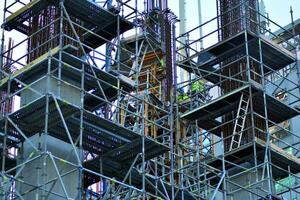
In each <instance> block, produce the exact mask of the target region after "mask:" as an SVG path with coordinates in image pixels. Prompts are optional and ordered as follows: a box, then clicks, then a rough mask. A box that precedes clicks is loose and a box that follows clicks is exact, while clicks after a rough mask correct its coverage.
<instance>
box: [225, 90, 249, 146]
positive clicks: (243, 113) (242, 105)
mask: <svg viewBox="0 0 300 200" xmlns="http://www.w3.org/2000/svg"><path fill="white" fill-rule="evenodd" d="M249 102H250V98H249V96H248V95H247V94H245V93H242V95H241V98H240V102H239V107H238V111H237V116H236V119H235V123H234V128H233V134H232V138H231V143H230V148H229V151H231V150H233V149H235V148H239V147H240V145H241V140H242V137H243V131H244V128H245V122H246V118H247V112H248V107H249Z"/></svg>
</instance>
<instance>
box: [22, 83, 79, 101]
mask: <svg viewBox="0 0 300 200" xmlns="http://www.w3.org/2000/svg"><path fill="white" fill-rule="evenodd" d="M31 87H32V88H33V89H34V90H36V91H38V92H40V93H41V94H42V95H45V94H46V92H47V90H48V91H49V92H51V93H52V94H54V95H55V96H57V97H60V98H61V99H63V100H65V101H68V102H70V103H72V104H74V105H77V106H80V105H81V102H80V90H79V89H77V88H75V87H72V86H71V85H67V84H65V83H63V82H61V90H60V94H59V89H58V81H57V80H56V79H54V78H49V81H48V82H47V78H46V77H45V78H43V79H41V80H39V81H38V82H36V83H34V84H33V85H32V86H31ZM40 96H41V95H38V94H37V93H35V92H33V91H32V90H29V89H27V90H24V91H22V92H21V106H24V105H25V104H28V103H30V102H32V101H34V100H36V99H37V98H39V97H40Z"/></svg>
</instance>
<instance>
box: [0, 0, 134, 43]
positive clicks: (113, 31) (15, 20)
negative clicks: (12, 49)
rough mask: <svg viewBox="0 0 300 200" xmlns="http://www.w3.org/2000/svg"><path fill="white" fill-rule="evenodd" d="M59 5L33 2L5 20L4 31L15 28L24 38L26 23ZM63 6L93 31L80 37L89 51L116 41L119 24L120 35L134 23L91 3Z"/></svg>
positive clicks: (68, 1)
mask: <svg viewBox="0 0 300 200" xmlns="http://www.w3.org/2000/svg"><path fill="white" fill-rule="evenodd" d="M59 2H60V1H59V0H33V1H31V2H30V3H28V4H27V5H25V6H23V7H22V8H20V9H19V10H17V11H16V12H14V13H13V14H11V15H10V16H9V17H7V19H6V22H5V23H4V24H3V28H5V29H6V30H8V31H10V30H13V29H15V30H17V31H19V32H21V33H23V34H25V35H29V27H28V25H26V23H25V22H26V21H28V20H29V19H30V18H31V17H33V16H36V15H38V14H39V13H40V12H41V11H42V10H43V9H45V8H47V7H48V6H49V5H54V6H59ZM64 6H65V8H66V10H67V12H68V13H69V14H70V15H72V17H76V18H77V19H79V20H81V21H82V22H84V28H86V29H87V30H93V32H91V31H89V32H87V33H86V34H84V36H83V38H82V39H83V41H82V42H83V43H84V44H86V45H87V46H89V47H91V48H96V47H99V46H101V45H102V44H104V43H106V42H107V41H110V40H112V39H113V38H115V37H116V36H117V35H118V32H117V28H116V27H117V26H118V24H119V30H120V34H122V33H124V32H126V31H128V30H130V29H132V27H133V24H132V23H131V22H129V21H127V20H126V19H125V18H123V17H121V16H119V15H118V14H116V13H114V12H111V11H109V10H106V9H104V8H102V7H101V6H99V5H97V4H96V3H93V2H92V1H88V0H65V1H64ZM118 20H119V22H118ZM96 35H99V36H100V37H97V36H96Z"/></svg>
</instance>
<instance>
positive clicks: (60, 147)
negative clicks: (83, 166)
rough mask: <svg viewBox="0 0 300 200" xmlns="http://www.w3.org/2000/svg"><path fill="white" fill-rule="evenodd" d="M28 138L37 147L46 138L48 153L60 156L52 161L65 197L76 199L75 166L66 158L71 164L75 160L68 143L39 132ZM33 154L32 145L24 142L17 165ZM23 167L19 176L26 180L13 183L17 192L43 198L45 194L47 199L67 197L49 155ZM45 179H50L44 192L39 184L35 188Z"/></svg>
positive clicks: (45, 180) (76, 178) (25, 197)
mask: <svg viewBox="0 0 300 200" xmlns="http://www.w3.org/2000/svg"><path fill="white" fill-rule="evenodd" d="M30 140H31V142H32V143H33V144H35V145H36V146H39V145H42V144H43V142H44V141H46V144H47V150H48V152H51V154H52V155H53V156H56V157H59V158H61V160H55V163H56V165H57V168H58V170H59V172H60V174H61V176H62V181H63V183H64V186H65V188H66V191H67V193H68V196H69V198H70V199H78V194H79V188H78V183H79V172H78V168H77V167H75V166H72V165H70V164H68V163H66V162H65V160H66V161H69V162H72V163H77V159H76V156H75V153H74V151H73V149H72V147H71V145H70V144H68V143H66V142H63V141H61V140H59V139H56V138H54V137H51V136H41V137H39V136H38V135H34V136H32V137H31V138H30ZM33 153H34V149H33V147H32V146H31V145H30V144H29V143H28V142H24V146H23V159H22V158H20V159H19V160H18V164H21V163H24V162H25V161H26V159H27V158H28V157H34V156H33ZM24 166H25V167H24V168H23V170H22V171H21V174H20V176H19V178H20V179H21V180H23V181H24V182H25V183H23V184H19V183H17V185H16V189H17V190H18V192H19V193H20V194H24V195H23V197H24V199H28V200H29V199H30V200H39V199H44V198H43V195H46V196H45V198H46V197H47V198H46V199H48V200H65V199H66V197H65V194H64V191H63V189H62V188H63V187H62V184H61V183H60V181H59V180H58V179H57V178H58V174H57V172H56V170H55V167H54V164H53V162H52V160H51V159H50V157H49V156H46V155H44V156H42V157H40V158H38V159H36V160H34V161H32V162H29V163H27V164H25V165H24ZM44 172H45V173H44ZM51 180H54V181H51ZM49 181H51V182H49ZM44 182H46V183H47V182H49V183H48V184H46V190H47V191H45V192H43V190H42V187H40V188H37V187H38V186H40V185H42V184H43V183H44ZM26 183H30V184H31V185H27V184H26ZM56 194H58V195H56Z"/></svg>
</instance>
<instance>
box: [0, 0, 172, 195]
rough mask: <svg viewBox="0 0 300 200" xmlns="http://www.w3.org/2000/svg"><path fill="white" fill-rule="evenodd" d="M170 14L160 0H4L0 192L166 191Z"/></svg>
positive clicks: (168, 187) (169, 186) (169, 177)
mask: <svg viewBox="0 0 300 200" xmlns="http://www.w3.org/2000/svg"><path fill="white" fill-rule="evenodd" d="M149 2H150V1H149ZM175 22H176V17H175V15H174V14H173V13H172V12H171V11H170V10H169V9H167V6H166V2H164V1H161V2H160V3H159V4H158V3H157V2H156V1H155V2H154V1H153V2H151V3H148V4H145V8H143V7H139V4H138V3H137V2H136V1H130V0H129V1H120V0H117V1H110V0H108V1H104V2H93V1H89V0H32V1H31V0H21V1H19V0H5V1H4V21H3V25H2V28H3V29H2V30H3V34H2V37H3V38H2V39H3V40H2V41H3V42H2V51H1V53H2V55H1V59H2V60H1V61H2V62H1V82H0V88H1V92H3V93H5V95H4V98H1V105H2V104H3V105H4V104H5V105H7V104H10V105H11V100H12V99H14V98H17V99H19V104H20V107H19V108H15V109H13V110H5V112H4V115H3V116H1V119H0V124H1V125H0V127H1V129H0V130H1V133H2V134H1V148H2V156H1V163H2V168H1V198H2V199H150V198H152V199H170V198H173V196H174V188H175V187H174V181H173V180H174V177H173V174H174V171H173V164H172V160H173V154H172V153H171V152H173V150H172V148H173V145H172V144H173V143H172V142H171V141H172V140H173V138H172V137H173V125H172V124H173V123H172V121H173V117H174V116H173V114H174V113H173V110H172V106H171V105H172V101H173V97H172V95H171V93H172V91H173V90H172V86H173V71H172V69H173V68H174V67H173V65H174V64H175V63H174V59H173V57H174V55H175V54H174V53H173V52H174V51H173V49H174V39H175V34H174V33H175V32H174V23H175ZM9 32H15V33H16V32H18V34H22V37H20V38H22V39H18V38H15V41H16V43H15V44H14V45H12V46H10V48H9V50H4V48H3V45H4V43H5V41H6V36H7V33H9ZM130 34H131V35H133V36H132V37H129V35H130ZM24 47H26V48H24ZM103 49H105V51H103ZM11 51H14V52H18V53H17V54H14V55H13V56H8V54H9V52H11ZM4 59H7V60H9V62H5V63H4ZM6 69H16V70H15V71H7V70H6ZM170 160H171V162H170ZM95 184H96V185H97V187H98V189H97V192H96V191H95V190H93V187H94V186H95Z"/></svg>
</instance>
